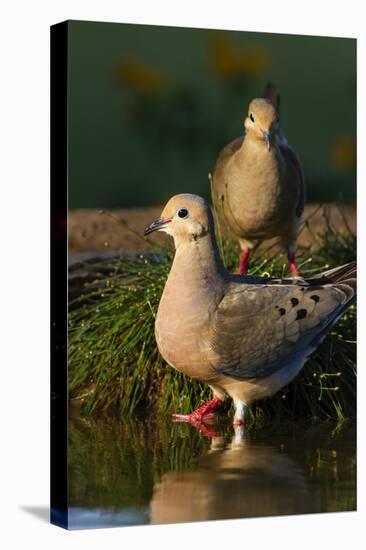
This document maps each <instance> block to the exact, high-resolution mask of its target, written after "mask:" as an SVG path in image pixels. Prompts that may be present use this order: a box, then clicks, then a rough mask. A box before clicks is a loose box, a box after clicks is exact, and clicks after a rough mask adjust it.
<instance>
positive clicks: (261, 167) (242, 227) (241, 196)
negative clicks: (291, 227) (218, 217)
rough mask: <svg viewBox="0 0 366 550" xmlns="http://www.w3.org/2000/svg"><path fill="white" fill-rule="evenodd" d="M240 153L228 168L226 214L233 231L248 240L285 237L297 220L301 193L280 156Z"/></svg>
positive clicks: (232, 159)
mask: <svg viewBox="0 0 366 550" xmlns="http://www.w3.org/2000/svg"><path fill="white" fill-rule="evenodd" d="M245 153H246V151H241V152H238V153H237V154H236V155H234V156H233V157H232V158H231V159H230V162H228V164H227V167H226V174H225V179H226V183H227V205H226V208H225V206H224V210H225V214H226V218H227V221H228V223H229V225H231V226H232V230H233V231H234V232H235V233H236V234H239V233H240V232H241V233H242V234H243V235H244V236H247V237H253V238H266V237H268V235H270V236H272V235H275V234H276V233H277V232H278V233H281V229H282V227H283V226H284V225H286V224H288V223H289V222H290V221H291V219H292V218H293V216H294V213H295V212H294V211H295V206H296V198H297V190H296V188H295V187H294V186H293V185H292V184H291V182H290V180H289V174H288V173H287V169H286V166H285V164H284V163H283V159H282V158H281V156H279V153H278V152H275V151H273V153H272V152H271V153H269V152H268V151H267V150H264V151H261V150H259V151H258V152H257V151H255V152H254V153H253V152H252V151H250V156H249V154H248V155H246V154H245Z"/></svg>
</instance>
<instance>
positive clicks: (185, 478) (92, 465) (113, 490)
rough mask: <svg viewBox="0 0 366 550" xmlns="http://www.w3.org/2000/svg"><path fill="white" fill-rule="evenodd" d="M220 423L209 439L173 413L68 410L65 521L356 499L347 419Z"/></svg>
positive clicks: (255, 511) (189, 515)
mask: <svg viewBox="0 0 366 550" xmlns="http://www.w3.org/2000/svg"><path fill="white" fill-rule="evenodd" d="M219 432H220V435H219V436H218V437H215V438H213V439H210V438H207V437H204V436H203V435H202V434H201V433H199V431H198V430H195V429H194V428H193V427H192V426H189V425H184V424H183V425H182V424H174V423H172V422H170V419H166V421H160V422H159V423H156V422H154V421H151V420H136V421H133V422H126V421H122V420H119V419H118V418H111V417H107V418H99V419H90V418H88V419H85V418H73V419H71V421H70V448H69V479H70V487H69V495H70V496H69V504H70V512H69V526H70V528H82V527H101V526H116V525H137V524H146V523H172V522H187V521H203V520H211V519H229V518H245V517H254V516H269V515H283V514H298V513H315V512H333V511H346V510H354V509H355V508H356V495H355V486H356V473H355V460H356V459H355V428H354V425H353V424H352V423H350V422H345V423H343V424H342V425H338V426H335V425H334V424H330V423H320V422H318V423H313V424H309V423H307V424H304V423H302V424H291V425H289V424H286V425H284V424H281V425H278V426H267V427H263V428H260V429H259V428H257V429H253V430H249V431H247V432H246V433H245V437H243V436H242V434H240V433H239V432H237V433H236V434H235V433H234V431H233V429H232V428H231V426H223V427H221V428H220V429H219Z"/></svg>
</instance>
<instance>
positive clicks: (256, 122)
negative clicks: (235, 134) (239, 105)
mask: <svg viewBox="0 0 366 550" xmlns="http://www.w3.org/2000/svg"><path fill="white" fill-rule="evenodd" d="M276 124H277V112H276V109H275V107H274V106H273V105H272V103H271V102H270V101H268V100H267V99H262V98H260V99H253V101H251V102H250V104H249V110H248V116H247V118H246V119H245V122H244V126H245V129H246V131H247V132H248V134H250V135H251V136H253V137H254V138H257V139H260V140H263V141H265V143H266V145H267V148H268V151H270V150H271V146H272V144H273V141H274V138H275V131H276Z"/></svg>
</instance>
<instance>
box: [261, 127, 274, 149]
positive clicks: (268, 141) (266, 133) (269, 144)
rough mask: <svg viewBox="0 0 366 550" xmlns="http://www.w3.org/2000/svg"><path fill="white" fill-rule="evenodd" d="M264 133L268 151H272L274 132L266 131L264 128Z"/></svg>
mask: <svg viewBox="0 0 366 550" xmlns="http://www.w3.org/2000/svg"><path fill="white" fill-rule="evenodd" d="M262 134H263V139H264V141H265V142H266V143H267V147H268V151H270V150H271V146H272V145H271V140H272V133H271V132H270V131H268V132H265V131H264V130H262Z"/></svg>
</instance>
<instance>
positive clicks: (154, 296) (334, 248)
mask: <svg viewBox="0 0 366 550" xmlns="http://www.w3.org/2000/svg"><path fill="white" fill-rule="evenodd" d="M317 238H318V237H317ZM220 244H221V250H222V253H223V257H224V261H225V263H226V266H227V267H228V268H229V269H232V268H233V267H234V265H235V263H236V261H237V258H238V250H237V248H236V244H235V243H234V242H233V241H232V240H230V238H228V239H225V240H223V239H221V241H220ZM354 249H355V239H354V236H353V235H352V233H351V232H350V231H349V230H348V228H347V227H345V229H344V230H342V231H335V230H334V228H332V227H331V225H330V223H328V225H327V228H326V231H325V233H324V234H323V236H322V237H321V239H320V240H319V238H318V242H317V248H316V249H314V250H313V251H311V250H309V249H306V250H305V249H304V250H300V251H299V258H300V268H301V272H302V274H303V275H304V276H306V275H310V274H312V273H317V272H319V271H322V270H325V269H327V268H328V267H333V266H336V265H340V264H342V263H345V262H347V261H351V260H352V259H354ZM172 257H173V254H172V252H171V251H168V250H165V249H162V250H161V251H160V252H159V253H158V254H155V255H152V256H143V255H139V256H135V257H131V256H130V257H119V258H118V257H116V258H114V259H108V260H105V261H103V260H100V259H99V260H98V262H96V263H94V264H93V262H89V267H90V266H92V272H93V273H94V274H95V280H92V281H90V277H88V279H89V280H88V282H87V283H84V284H82V285H81V287H80V289H79V291H78V292H77V294H78V295H77V297H76V298H74V299H73V300H72V302H71V303H70V308H69V352H68V353H69V354H68V357H69V390H70V397H71V402H72V403H74V404H77V403H79V404H81V406H82V408H83V410H84V411H85V412H87V413H91V412H93V411H96V410H101V409H102V410H111V409H116V410H118V411H120V412H121V413H122V414H125V415H126V414H129V415H131V414H136V413H138V412H141V411H146V410H147V409H148V410H150V411H151V410H154V411H155V412H160V413H166V414H169V413H172V412H176V411H181V412H189V411H190V410H192V409H193V408H195V407H197V406H199V405H200V404H202V402H203V401H204V400H206V399H208V398H209V396H210V394H209V390H208V388H207V387H206V386H204V385H202V384H200V383H198V382H195V381H192V380H191V379H188V378H186V377H185V376H184V375H182V374H180V373H179V372H177V371H175V370H174V369H172V368H171V367H170V366H168V365H167V364H166V363H165V362H164V361H163V359H162V358H161V357H160V355H159V352H158V350H157V348H156V343H155V337H154V319H155V315H156V311H157V307H158V304H159V300H160V296H161V293H162V291H163V288H164V284H165V281H166V277H167V275H168V272H169V269H170V266H171V262H172ZM98 266H99V267H100V269H99V270H98ZM84 267H86V270H87V268H88V266H84ZM286 270H287V267H286V260H285V258H284V257H283V256H281V255H277V256H276V257H273V258H271V257H270V255H268V256H267V254H266V251H264V252H263V251H262V252H258V253H257V254H256V256H255V257H254V258H253V261H252V264H251V270H250V273H251V274H256V275H263V274H269V275H273V276H283V275H284V274H285V273H286V272H287V271H286ZM355 313H356V311H355V306H351V308H350V309H349V310H348V311H347V313H346V315H345V316H344V317H343V318H342V320H340V321H339V322H338V323H337V324H336V325H335V327H334V328H333V330H332V332H331V333H330V334H329V335H328V337H327V338H326V340H325V341H324V343H323V344H322V345H321V346H320V347H319V348H318V350H317V351H316V352H315V353H314V354H313V355H312V356H311V359H310V360H309V361H308V363H307V364H306V366H305V367H304V368H303V369H302V371H301V373H300V374H299V376H297V377H296V379H295V380H294V381H293V382H292V383H291V384H290V385H289V386H287V387H286V388H284V389H283V390H282V391H281V392H279V393H278V394H277V395H275V396H274V397H272V398H269V399H266V400H263V401H261V402H257V403H256V404H254V405H253V407H252V408H251V410H250V413H249V419H251V420H256V421H257V422H258V421H260V420H262V419H264V418H266V417H268V416H270V417H274V416H275V417H276V418H283V419H285V418H286V419H287V418H293V417H295V416H296V417H302V418H306V417H322V418H326V417H327V418H337V419H342V418H345V417H352V416H354V415H355V398H356V345H355V344H356V342H355ZM228 406H229V405H228Z"/></svg>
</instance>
